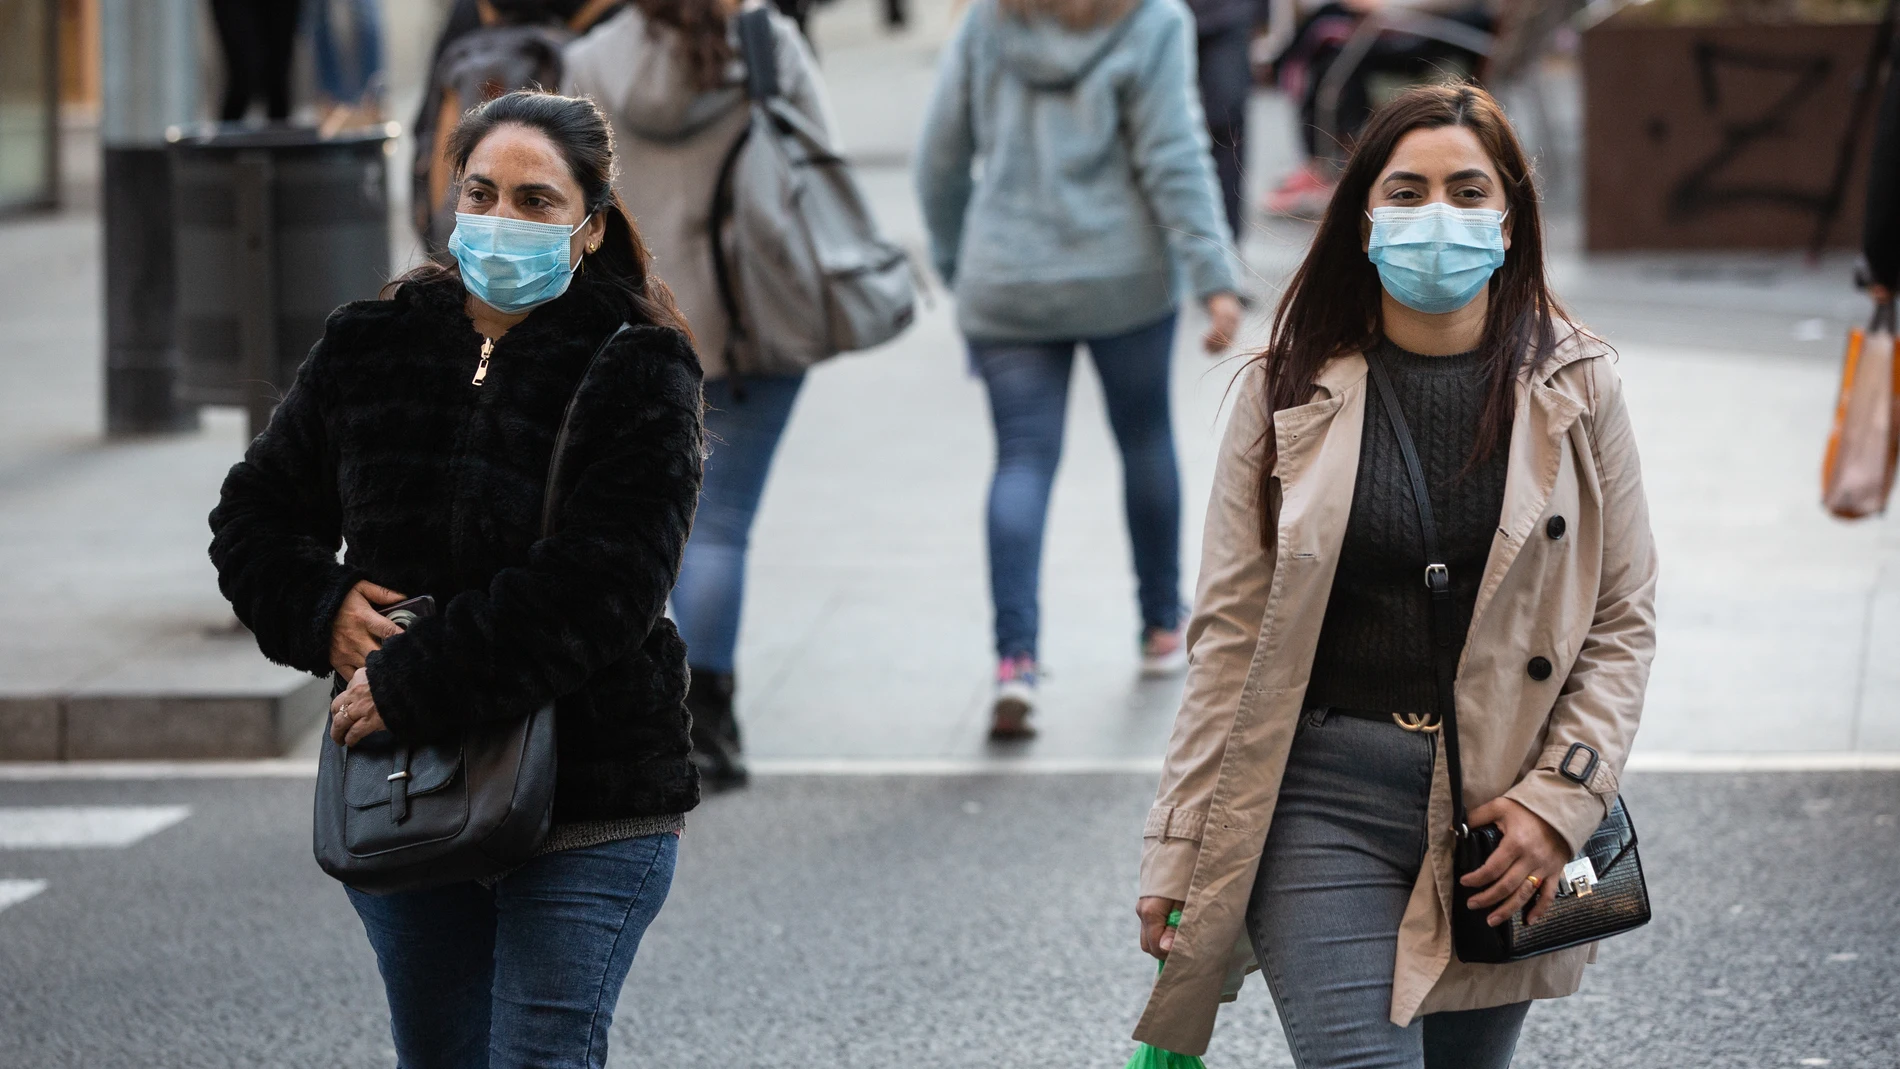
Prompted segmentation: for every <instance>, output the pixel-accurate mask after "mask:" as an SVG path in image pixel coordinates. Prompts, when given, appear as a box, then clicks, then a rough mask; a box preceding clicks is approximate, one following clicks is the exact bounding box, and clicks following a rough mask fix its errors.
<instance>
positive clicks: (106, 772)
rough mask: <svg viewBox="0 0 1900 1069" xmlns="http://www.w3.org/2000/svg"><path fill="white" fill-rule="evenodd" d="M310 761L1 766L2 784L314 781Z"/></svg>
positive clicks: (314, 770)
mask: <svg viewBox="0 0 1900 1069" xmlns="http://www.w3.org/2000/svg"><path fill="white" fill-rule="evenodd" d="M316 776H317V762H316V759H315V758H308V757H279V758H268V759H265V760H261V761H12V762H0V782H13V783H43V782H48V781H52V780H158V779H315V778H316Z"/></svg>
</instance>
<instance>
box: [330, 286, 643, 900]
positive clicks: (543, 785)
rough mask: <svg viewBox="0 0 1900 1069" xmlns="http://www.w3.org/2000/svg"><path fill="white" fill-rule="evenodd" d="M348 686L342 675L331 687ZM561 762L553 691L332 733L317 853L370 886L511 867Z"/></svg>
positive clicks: (557, 446)
mask: <svg viewBox="0 0 1900 1069" xmlns="http://www.w3.org/2000/svg"><path fill="white" fill-rule="evenodd" d="M628 329H630V328H629V327H628V326H627V325H626V324H624V323H623V324H621V326H620V329H619V330H616V331H614V333H613V335H612V336H610V337H609V338H608V339H607V340H606V341H605V342H602V343H601V345H600V348H599V349H597V350H595V352H594V356H593V359H592V360H590V361H589V362H588V367H587V370H586V371H583V372H582V373H581V378H580V383H585V382H586V381H587V372H588V371H591V370H592V369H593V364H594V362H595V361H598V360H599V359H600V354H601V353H603V352H605V351H606V350H607V347H608V346H609V345H611V344H613V340H614V338H618V337H619V336H620V335H621V333H622V332H624V331H626V330H628ZM580 389H581V387H580V384H579V383H577V384H576V385H575V387H574V395H573V396H572V397H570V398H569V399H568V403H567V411H566V412H565V413H564V414H563V415H562V417H561V427H560V430H559V431H557V432H556V433H555V436H554V454H553V456H552V457H550V458H549V460H548V482H547V489H546V491H545V492H544V493H543V495H542V501H541V537H543V538H546V537H547V536H548V535H550V534H552V533H553V531H554V506H555V500H556V497H555V495H556V490H557V488H558V487H559V485H560V476H561V458H562V455H563V454H564V453H565V452H566V449H567V438H568V430H569V428H570V426H571V424H572V423H573V420H574V409H575V407H576V404H577V402H578V401H579V400H580ZM418 600H420V599H418ZM405 604H406V603H405ZM420 615H426V611H425V612H423V613H420ZM393 618H394V616H393V615H392V619H393ZM343 685H344V683H343V680H342V679H341V678H340V677H339V678H338V679H337V682H336V685H335V689H334V691H333V692H332V693H333V694H334V693H340V692H341V691H342V689H343ZM554 771H555V754H554V705H553V703H551V702H550V703H549V704H548V705H546V706H543V707H542V708H540V709H537V710H535V711H534V712H532V713H529V714H528V715H527V716H524V717H520V718H518V719H514V720H504V721H497V722H494V723H485V724H476V725H473V726H471V727H470V728H468V730H467V731H465V732H464V733H463V734H462V735H461V737H460V738H456V739H450V740H446V741H443V742H437V743H431V744H428V745H423V746H408V745H405V744H403V743H401V742H398V741H397V740H396V738H395V736H394V735H392V734H390V733H389V732H387V731H379V732H376V733H375V734H373V735H370V736H368V737H367V738H364V739H362V740H360V741H359V742H357V744H356V745H355V746H353V747H344V746H343V745H342V744H340V743H338V742H336V741H334V740H332V739H331V738H330V737H329V734H328V733H327V732H326V733H325V735H324V737H323V752H322V755H321V757H320V758H319V759H318V763H317V796H316V817H315V849H316V855H317V864H318V865H319V866H320V867H322V869H323V871H325V872H327V873H329V874H330V875H331V876H334V877H336V878H337V879H339V880H341V881H343V882H344V883H346V884H348V885H350V886H351V887H353V888H356V889H357V890H359V891H368V892H370V893H372V894H387V893H389V892H391V891H409V890H416V889H419V888H424V887H435V886H440V885H442V884H448V883H457V882H460V881H463V880H472V879H476V878H478V877H482V876H492V875H495V874H496V873H500V872H505V871H507V870H508V869H511V868H513V867H515V866H516V865H519V864H521V863H522V862H524V861H526V860H528V858H529V857H531V856H533V854H534V851H535V849H536V848H537V847H539V846H540V845H541V840H542V839H544V838H545V837H546V836H547V832H548V824H549V821H550V819H551V817H552V814H553V810H554Z"/></svg>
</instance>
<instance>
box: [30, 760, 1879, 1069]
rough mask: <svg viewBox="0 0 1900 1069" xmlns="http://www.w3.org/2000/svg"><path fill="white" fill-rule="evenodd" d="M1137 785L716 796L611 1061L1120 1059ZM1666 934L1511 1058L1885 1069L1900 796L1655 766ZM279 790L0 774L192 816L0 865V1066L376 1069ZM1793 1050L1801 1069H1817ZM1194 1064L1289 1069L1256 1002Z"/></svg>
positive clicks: (342, 929) (323, 890) (1138, 972)
mask: <svg viewBox="0 0 1900 1069" xmlns="http://www.w3.org/2000/svg"><path fill="white" fill-rule="evenodd" d="M1151 790H1152V784H1151V781H1150V780H1149V778H1148V777H1145V776H1137V775H1108V774H1104V775H1045V776H1023V775H1012V776H985V777H909V778H859V777H840V778H795V777H773V778H766V779H763V780H761V781H760V782H759V783H758V784H757V785H756V786H755V787H754V788H753V789H752V790H750V791H748V792H746V793H744V794H741V795H737V796H729V797H723V798H718V799H714V800H712V801H710V802H709V803H708V804H707V805H705V806H704V807H702V808H701V810H700V811H699V812H698V813H696V814H695V815H694V816H693V818H692V821H691V825H690V827H689V829H688V831H687V833H686V840H685V843H684V850H683V852H682V862H681V867H680V871H679V877H678V880H677V881H676V883H675V884H674V888H673V894H672V898H671V900H670V901H669V903H668V905H667V907H666V910H665V912H664V913H662V914H661V916H660V919H659V921H658V922H657V923H656V924H655V926H654V928H653V929H652V930H651V932H650V933H649V936H648V940H647V943H646V945H645V946H644V947H643V948H642V950H641V953H640V958H639V960H638V961H637V962H636V963H635V966H634V972H633V977H632V979H631V980H630V981H629V982H628V985H627V987H626V990H625V993H624V994H623V996H622V998H621V1001H620V1011H619V1014H618V1016H617V1018H616V1021H615V1025H614V1043H615V1047H614V1054H613V1064H614V1065H616V1066H636V1065H638V1066H648V1065H654V1066H774V1067H778V1066H785V1067H800V1069H807V1067H818V1066H823V1067H826V1069H830V1067H858V1066H863V1067H867V1069H868V1067H874V1066H875V1067H879V1069H884V1067H891V1066H903V1067H958V1069H961V1067H974V1066H985V1067H989V1066H996V1067H1014V1066H1037V1067H1049V1069H1055V1067H1070V1066H1073V1067H1076V1069H1084V1067H1086V1069H1117V1067H1119V1066H1120V1065H1121V1064H1122V1063H1123V1062H1124V1061H1125V1060H1126V1058H1127V1056H1128V1054H1129V1052H1130V1049H1131V1044H1130V1043H1129V1041H1128V1040H1127V1038H1126V1036H1127V1031H1128V1028H1129V1026H1130V1024H1131V1022H1132V1020H1133V1017H1134V1014H1135V1013H1136V1010H1137V1008H1138V1006H1139V1002H1140V999H1141V996H1142V993H1143V991H1144V990H1145V987H1146V983H1147V979H1148V976H1149V975H1150V968H1151V965H1150V964H1149V963H1148V962H1147V961H1146V960H1145V959H1144V958H1142V957H1141V955H1140V953H1139V951H1137V950H1136V948H1135V946H1134V939H1133V934H1134V927H1133V922H1132V914H1131V906H1132V895H1133V890H1134V880H1135V864H1136V859H1137V858H1136V855H1137V843H1136V836H1137V834H1138V829H1139V828H1140V825H1141V818H1142V816H1143V813H1144V812H1145V809H1146V806H1147V803H1148V799H1149V796H1150V792H1151ZM1627 798H1628V800H1629V803H1630V806H1631V809H1632V811H1633V812H1634V813H1635V815H1636V817H1637V820H1638V822H1639V824H1638V826H1639V829H1640V832H1641V835H1642V843H1643V854H1644V860H1645V864H1646V866H1647V869H1648V872H1649V877H1650V883H1651V889H1652V893H1653V897H1654V904H1655V908H1656V913H1657V918H1656V920H1655V921H1654V923H1652V924H1651V925H1650V926H1649V927H1648V928H1646V929H1644V930H1642V931H1640V932H1637V933H1633V934H1631V935H1628V936H1625V937H1622V938H1620V939H1618V940H1615V941H1613V942H1611V943H1609V944H1606V945H1605V946H1604V948H1603V951H1602V957H1601V962H1600V964H1598V965H1597V966H1595V967H1593V968H1592V969H1591V970H1590V973H1589V975H1588V978H1587V980H1586V982H1585V986H1584V990H1583V992H1582V993H1581V994H1580V995H1578V996H1577V997H1574V998H1570V999H1566V1000H1562V1001H1559V1002H1553V1003H1545V1004H1542V1005H1540V1006H1538V1007H1537V1008H1536V1009H1535V1010H1534V1011H1533V1012H1532V1014H1531V1016H1530V1021H1529V1025H1528V1028H1527V1031H1526V1034H1525V1036H1524V1042H1523V1044H1522V1046H1521V1048H1520V1054H1519V1057H1518V1061H1517V1064H1518V1065H1519V1066H1520V1067H1539V1066H1559V1065H1562V1066H1592V1067H1606V1069H1607V1067H1632V1069H1634V1067H1642V1069H1653V1067H1703V1066H1709V1067H1714V1066H1721V1067H1731V1066H1733V1067H1756V1066H1797V1065H1832V1066H1836V1067H1867V1069H1892V1067H1894V1066H1896V1065H1900V985H1897V984H1896V980H1900V827H1897V826H1896V817H1897V816H1900V774H1893V773H1873V772H1859V773H1799V774H1796V773H1774V774H1767V773H1764V774H1751V775H1728V774H1722V775H1716V774H1670V775H1664V774H1648V775H1643V776H1640V777H1637V778H1636V779H1635V780H1634V782H1632V783H1631V784H1629V790H1628V794H1627ZM308 799H309V784H308V783H307V782H305V781H300V780H239V781H170V782H156V783H99V782H59V783H0V806H55V805H180V804H182V805H187V806H189V807H191V814H190V816H189V817H188V818H186V819H185V820H183V821H181V822H179V823H177V824H175V825H173V826H171V827H169V828H166V829H164V830H162V831H159V832H157V833H155V834H152V835H150V836H148V837H147V838H144V839H142V840H140V841H138V842H136V843H134V844H132V845H130V846H126V847H123V848H116V849H115V848H83V849H58V848H43V849H17V848H16V849H5V850H0V879H8V878H11V879H34V880H44V881H45V882H46V889H45V890H44V891H43V892H42V893H40V894H38V895H36V896H34V897H32V898H29V899H27V900H25V901H23V902H20V903H19V904H17V905H14V906H12V907H11V908H6V909H3V910H0V1066H4V1067H7V1069H13V1067H21V1069H26V1067H32V1069H53V1067H65V1066H85V1067H88V1069H112V1067H118V1066H138V1067H150V1069H162V1067H173V1066H177V1067H192V1069H209V1067H221V1066H264V1065H269V1066H323V1067H350V1066H378V1065H381V1066H386V1065H389V1064H391V1063H392V1062H393V1060H394V1059H393V1056H392V1055H391V1052H390V1048H389V1043H388V1040H387V1034H386V1031H385V1028H386V1026H385V1023H384V1018H383V1008H382V995H381V991H380V988H379V986H378V982H377V978H376V974H375V967H374V962H373V960H372V958H371V955H370V952H369V949H368V947H367V946H366V945H365V943H364V941H363V938H362V934H361V931H360V930H359V929H358V927H357V923H356V919H355V916H354V914H353V913H352V912H351V911H350V909H349V907H348V905H347V904H346V902H345V900H344V897H343V895H342V894H341V892H340V890H339V889H338V888H337V887H336V886H335V885H333V884H332V883H330V882H329V880H328V879H327V878H326V877H324V876H323V875H322V874H321V873H319V872H318V871H317V869H316V867H315V866H314V864H313V863H311V861H310V858H309V852H308V838H309V835H308V818H307V807H308ZM1816 1059H1825V1060H1824V1061H1821V1060H1816ZM1208 1062H1209V1064H1210V1066H1213V1067H1214V1069H1225V1067H1240V1066H1247V1067H1266V1066H1287V1065H1290V1064H1291V1062H1290V1061H1289V1060H1288V1058H1287V1055H1286V1052H1285V1045H1284V1043H1283V1042H1282V1040H1281V1039H1280V1037H1279V1034H1278V1029H1277V1026H1276V1025H1275V1023H1274V1021H1273V1018H1272V1011H1271V1006H1270V1001H1269V999H1268V998H1267V996H1266V993H1265V990H1264V988H1263V987H1261V986H1259V984H1258V982H1257V980H1255V981H1250V983H1249V987H1248V989H1247V990H1246V991H1245V992H1243V994H1242V996H1241V1001H1240V1002H1239V1003H1238V1004H1237V1005H1235V1006H1231V1007H1229V1008H1227V1010H1226V1011H1225V1012H1224V1014H1223V1019H1222V1023H1221V1027H1220V1030H1219V1032H1218V1033H1217V1035H1216V1037H1215V1041H1214V1048H1213V1050H1212V1051H1211V1052H1210V1054H1209V1058H1208Z"/></svg>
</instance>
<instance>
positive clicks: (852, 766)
mask: <svg viewBox="0 0 1900 1069" xmlns="http://www.w3.org/2000/svg"><path fill="white" fill-rule="evenodd" d="M749 764H750V766H751V768H752V771H753V772H755V773H758V774H759V775H763V776H837V777H849V776H1059V775H1089V774H1096V775H1104V774H1115V773H1121V774H1129V775H1144V776H1153V775H1159V774H1160V772H1161V758H1159V757H993V756H987V755H983V756H973V757H755V758H753V759H751V761H750V762H749ZM1628 768H1629V770H1630V771H1632V772H1900V752H1896V751H1878V752H1856V751H1828V750H1814V751H1780V752H1774V753H1687V752H1678V751H1649V750H1638V751H1637V752H1636V753H1635V754H1633V755H1632V756H1631V757H1630V759H1629V765H1628ZM316 774H317V762H316V760H315V759H314V758H303V757H283V758H269V759H265V760H260V761H16V762H0V783H6V782H12V783H38V782H48V781H53V780H101V781H105V780H172V779H314V778H315V777H316Z"/></svg>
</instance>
